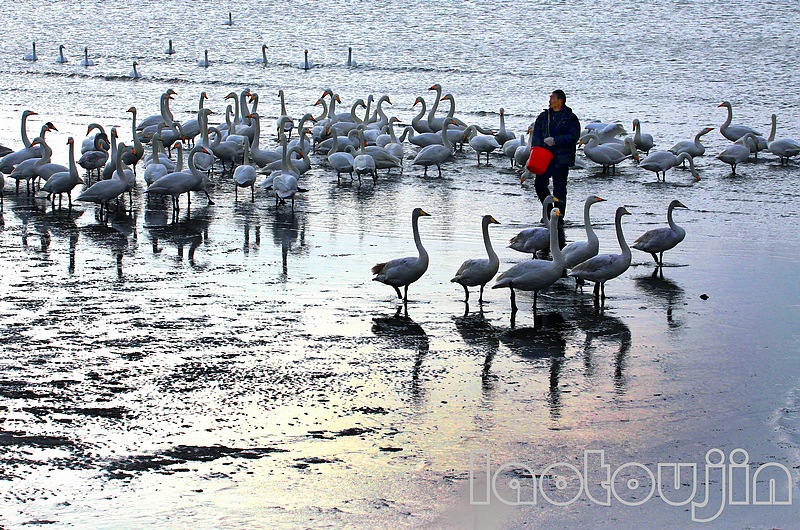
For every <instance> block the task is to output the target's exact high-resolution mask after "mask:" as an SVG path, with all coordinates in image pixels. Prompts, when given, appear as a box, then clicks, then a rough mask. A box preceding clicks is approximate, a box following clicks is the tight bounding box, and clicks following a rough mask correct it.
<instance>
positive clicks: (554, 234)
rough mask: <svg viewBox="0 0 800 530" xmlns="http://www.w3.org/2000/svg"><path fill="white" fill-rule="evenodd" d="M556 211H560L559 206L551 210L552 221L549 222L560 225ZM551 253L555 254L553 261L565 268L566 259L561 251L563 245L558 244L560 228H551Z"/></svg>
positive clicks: (552, 224) (551, 224)
mask: <svg viewBox="0 0 800 530" xmlns="http://www.w3.org/2000/svg"><path fill="white" fill-rule="evenodd" d="M556 211H558V212H560V210H558V208H553V209H552V210H550V222H549V223H548V224H549V225H550V226H558V214H556ZM550 254H552V255H553V263H554V264H555V265H557V266H558V267H561V268H564V266H565V264H566V261H565V260H564V254H563V253H562V252H561V246H560V245H559V244H558V230H550Z"/></svg>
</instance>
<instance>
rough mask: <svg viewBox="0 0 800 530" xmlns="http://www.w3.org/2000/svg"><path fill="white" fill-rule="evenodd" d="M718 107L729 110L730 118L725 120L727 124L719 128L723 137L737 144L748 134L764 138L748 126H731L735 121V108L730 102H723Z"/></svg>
mask: <svg viewBox="0 0 800 530" xmlns="http://www.w3.org/2000/svg"><path fill="white" fill-rule="evenodd" d="M718 106H719V107H725V108H726V109H728V118H727V119H726V120H725V123H723V124H722V125H720V126H719V132H721V133H722V136H724V137H725V138H727V139H728V140H730V141H731V142H735V141H736V140H738V139H740V138H741V137H742V136H744V135H745V134H747V133H753V135H755V136H763V135H762V134H761V133H760V132H758V131H756V130H755V129H753V128H751V127H748V126H746V125H731V121H732V120H733V107H732V106H731V104H730V102H729V101H723V102H722V103H720V104H719V105H718Z"/></svg>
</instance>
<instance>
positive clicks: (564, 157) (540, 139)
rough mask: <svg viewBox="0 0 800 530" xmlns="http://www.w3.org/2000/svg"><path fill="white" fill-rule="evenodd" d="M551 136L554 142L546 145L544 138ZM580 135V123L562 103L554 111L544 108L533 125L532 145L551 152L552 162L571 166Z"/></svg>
mask: <svg viewBox="0 0 800 530" xmlns="http://www.w3.org/2000/svg"><path fill="white" fill-rule="evenodd" d="M548 136H552V137H553V140H555V142H556V144H555V145H554V146H552V147H551V146H548V145H545V144H544V139H545V138H547V137H548ZM580 136H581V123H580V121H578V117H577V116H575V113H573V112H572V109H571V108H569V107H568V106H566V105H564V106H563V107H561V110H560V111H558V112H555V111H553V110H551V109H549V108H548V109H545V110H544V111H543V112H542V113H541V114H539V116H538V117H537V118H536V122H534V125H533V145H537V146H539V147H544V148H545V149H547V150H549V151H551V152H552V153H553V164H556V165H559V166H567V167H569V166H572V165H574V164H575V150H576V148H577V144H578V140H579V139H580Z"/></svg>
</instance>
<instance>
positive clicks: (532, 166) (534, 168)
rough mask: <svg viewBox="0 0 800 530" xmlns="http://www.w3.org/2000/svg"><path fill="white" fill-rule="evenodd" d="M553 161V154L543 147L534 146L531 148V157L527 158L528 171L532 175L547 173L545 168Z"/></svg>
mask: <svg viewBox="0 0 800 530" xmlns="http://www.w3.org/2000/svg"><path fill="white" fill-rule="evenodd" d="M551 160H553V153H551V152H550V151H548V150H547V149H545V148H544V147H537V146H534V147H532V148H531V155H530V156H529V157H528V171H530V172H531V173H533V174H534V175H542V174H543V173H544V172H545V171H547V166H549V165H550V161H551Z"/></svg>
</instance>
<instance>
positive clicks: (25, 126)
mask: <svg viewBox="0 0 800 530" xmlns="http://www.w3.org/2000/svg"><path fill="white" fill-rule="evenodd" d="M30 115H31V113H29V112H27V111H26V112H23V113H22V125H21V129H22V144H23V145H24V146H25V149H28V148H29V147H30V146H31V141H30V140H29V139H28V116H30Z"/></svg>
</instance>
